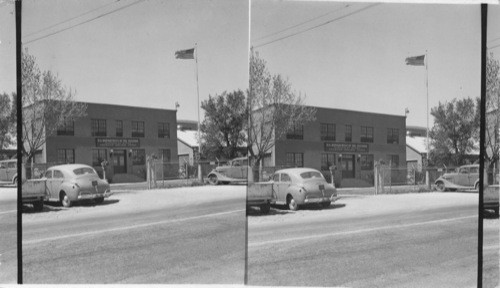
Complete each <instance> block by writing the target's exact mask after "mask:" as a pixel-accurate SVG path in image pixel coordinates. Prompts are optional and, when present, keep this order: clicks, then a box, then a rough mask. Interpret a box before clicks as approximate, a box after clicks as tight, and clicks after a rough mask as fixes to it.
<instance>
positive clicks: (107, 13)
mask: <svg viewBox="0 0 500 288" xmlns="http://www.w3.org/2000/svg"><path fill="white" fill-rule="evenodd" d="M144 1H146V0H136V1H134V2H132V3H129V4H127V5H125V6H121V7H119V8H117V9H114V10H111V11H109V12H106V13H103V14H100V15H98V16H96V17H93V18H90V19H87V20H85V21H83V22H80V23H77V24H74V25H71V26H68V27H66V28H63V29H60V30H57V31H55V32H52V33H49V34H46V35H43V36H40V37H38V38H34V39H32V40H30V41H27V42H23V43H22V44H24V45H26V44H29V43H32V42H35V41H38V40H41V39H44V38H47V37H50V36H52V35H55V34H58V33H61V32H64V31H66V30H69V29H72V28H75V27H78V26H80V25H83V24H86V23H89V22H91V21H94V20H96V19H99V18H102V17H104V16H107V15H110V14H113V13H115V12H118V11H120V10H123V9H126V8H128V7H130V6H133V5H136V4H138V3H140V2H144Z"/></svg>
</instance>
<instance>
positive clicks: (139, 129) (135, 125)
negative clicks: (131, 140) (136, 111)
mask: <svg viewBox="0 0 500 288" xmlns="http://www.w3.org/2000/svg"><path fill="white" fill-rule="evenodd" d="M132 137H144V121H132Z"/></svg>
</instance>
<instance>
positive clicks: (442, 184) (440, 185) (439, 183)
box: [436, 182, 446, 192]
mask: <svg viewBox="0 0 500 288" xmlns="http://www.w3.org/2000/svg"><path fill="white" fill-rule="evenodd" d="M436 188H437V190H438V191H441V192H444V191H445V190H446V188H445V186H444V183H443V182H438V183H436Z"/></svg>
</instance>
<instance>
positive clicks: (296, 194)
mask: <svg viewBox="0 0 500 288" xmlns="http://www.w3.org/2000/svg"><path fill="white" fill-rule="evenodd" d="M272 181H273V190H274V192H275V193H276V204H286V205H287V206H288V208H289V209H290V210H297V209H298V208H299V206H300V205H303V204H309V203H318V204H321V205H322V206H323V207H329V206H330V204H331V203H332V202H335V201H336V200H337V199H338V197H337V190H336V189H335V187H334V186H333V185H332V184H329V183H328V182H326V180H325V178H324V177H323V174H321V172H319V171H318V170H315V169H311V168H289V169H282V170H278V171H276V172H275V173H274V175H273V178H272Z"/></svg>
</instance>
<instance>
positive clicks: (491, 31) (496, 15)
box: [486, 5, 500, 61]
mask: <svg viewBox="0 0 500 288" xmlns="http://www.w3.org/2000/svg"><path fill="white" fill-rule="evenodd" d="M486 37H487V41H486V47H488V52H491V53H493V56H494V57H495V58H496V59H497V60H499V61H500V5H489V6H488V30H487V36H486Z"/></svg>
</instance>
